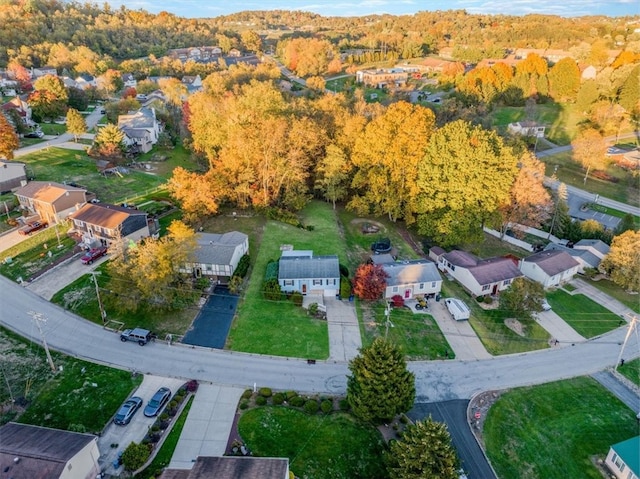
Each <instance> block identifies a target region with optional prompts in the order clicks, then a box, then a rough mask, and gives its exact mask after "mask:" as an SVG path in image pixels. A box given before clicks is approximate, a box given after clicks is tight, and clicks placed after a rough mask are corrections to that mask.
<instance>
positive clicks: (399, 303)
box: [391, 294, 404, 308]
mask: <svg viewBox="0 0 640 479" xmlns="http://www.w3.org/2000/svg"><path fill="white" fill-rule="evenodd" d="M391 301H393V307H394V308H402V307H403V306H404V298H403V297H402V296H400V295H399V294H394V295H393V297H392V298H391Z"/></svg>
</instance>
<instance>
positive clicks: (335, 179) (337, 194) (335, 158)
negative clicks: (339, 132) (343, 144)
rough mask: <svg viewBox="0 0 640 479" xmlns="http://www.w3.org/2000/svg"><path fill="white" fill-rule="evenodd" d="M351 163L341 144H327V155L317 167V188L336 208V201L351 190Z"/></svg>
mask: <svg viewBox="0 0 640 479" xmlns="http://www.w3.org/2000/svg"><path fill="white" fill-rule="evenodd" d="M349 170H350V164H349V161H348V160H347V157H346V155H345V154H344V152H343V151H342V149H341V148H340V147H339V146H336V145H334V144H331V145H329V146H327V151H326V154H325V157H324V158H323V159H322V160H320V163H319V164H318V166H317V168H316V183H315V188H316V190H318V191H320V192H321V193H322V195H323V196H324V197H325V199H326V200H327V201H331V203H332V204H333V209H334V210H335V209H336V201H339V200H343V199H345V198H346V196H347V192H348V191H349V178H350V175H349Z"/></svg>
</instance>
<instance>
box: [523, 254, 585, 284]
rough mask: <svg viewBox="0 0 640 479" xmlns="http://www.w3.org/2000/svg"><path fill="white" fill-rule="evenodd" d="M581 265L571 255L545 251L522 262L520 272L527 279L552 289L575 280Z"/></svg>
mask: <svg viewBox="0 0 640 479" xmlns="http://www.w3.org/2000/svg"><path fill="white" fill-rule="evenodd" d="M579 269H580V263H579V262H578V261H577V260H576V259H574V258H573V257H572V256H571V255H570V254H569V253H566V252H565V251H557V250H545V251H540V252H539V253H535V254H533V255H531V256H528V257H526V258H524V259H522V260H520V271H522V274H524V275H525V276H526V277H527V278H529V279H532V280H533V281H537V282H538V283H542V285H543V286H544V287H545V288H552V287H554V286H559V285H561V284H563V283H567V282H569V281H571V280H572V279H573V277H574V276H575V274H576V273H577V272H578V270H579Z"/></svg>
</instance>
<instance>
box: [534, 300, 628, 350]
mask: <svg viewBox="0 0 640 479" xmlns="http://www.w3.org/2000/svg"><path fill="white" fill-rule="evenodd" d="M547 300H548V301H549V304H550V305H551V308H552V309H553V311H554V312H555V313H556V314H557V315H558V316H560V317H561V318H562V319H564V320H565V321H566V322H567V324H568V325H569V326H571V327H572V328H573V329H575V330H576V332H577V333H578V334H580V335H582V336H584V337H585V338H588V339H589V338H593V337H594V336H598V335H600V334H604V333H607V332H609V331H611V330H613V329H616V328H617V327H618V326H620V318H619V317H618V316H617V315H616V314H613V313H612V312H611V311H609V310H608V309H606V308H605V307H603V306H600V305H599V304H598V303H596V302H595V301H593V300H592V299H591V298H588V297H586V296H584V295H582V294H576V295H573V296H572V295H570V294H567V293H566V292H564V291H562V290H560V289H558V290H556V291H552V292H550V293H548V294H547Z"/></svg>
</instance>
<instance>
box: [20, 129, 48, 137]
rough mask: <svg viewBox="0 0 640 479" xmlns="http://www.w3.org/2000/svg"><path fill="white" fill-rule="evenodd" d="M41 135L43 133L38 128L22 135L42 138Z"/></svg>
mask: <svg viewBox="0 0 640 479" xmlns="http://www.w3.org/2000/svg"><path fill="white" fill-rule="evenodd" d="M43 136H44V133H42V132H41V131H40V130H37V131H30V132H29V133H26V134H25V135H24V137H25V138H42V137H43Z"/></svg>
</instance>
